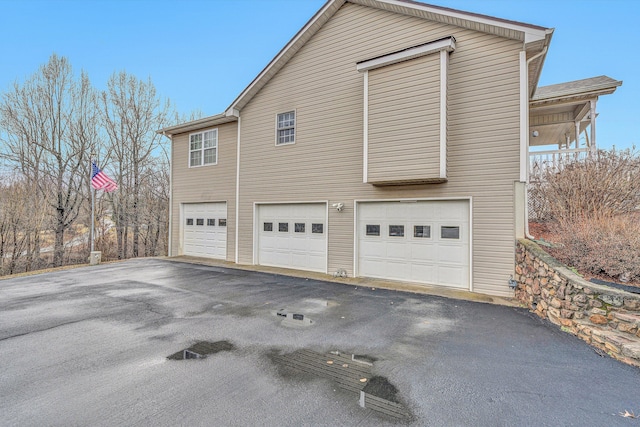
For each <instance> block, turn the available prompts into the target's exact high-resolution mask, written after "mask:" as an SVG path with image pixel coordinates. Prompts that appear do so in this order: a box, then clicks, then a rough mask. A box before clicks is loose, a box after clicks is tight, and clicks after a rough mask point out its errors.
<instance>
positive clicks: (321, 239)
mask: <svg viewBox="0 0 640 427" xmlns="http://www.w3.org/2000/svg"><path fill="white" fill-rule="evenodd" d="M256 219H257V222H256V225H255V229H256V239H257V242H256V245H255V247H256V257H257V258H256V264H260V265H266V266H271V267H284V268H293V269H297V270H308V271H317V272H321V273H326V271H327V231H328V230H327V205H326V203H295V204H261V205H256Z"/></svg>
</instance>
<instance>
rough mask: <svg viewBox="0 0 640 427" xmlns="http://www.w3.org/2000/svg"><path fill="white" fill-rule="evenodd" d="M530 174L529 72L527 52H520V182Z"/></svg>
mask: <svg viewBox="0 0 640 427" xmlns="http://www.w3.org/2000/svg"><path fill="white" fill-rule="evenodd" d="M528 175H529V72H528V64H527V52H525V51H521V52H520V182H527V181H528Z"/></svg>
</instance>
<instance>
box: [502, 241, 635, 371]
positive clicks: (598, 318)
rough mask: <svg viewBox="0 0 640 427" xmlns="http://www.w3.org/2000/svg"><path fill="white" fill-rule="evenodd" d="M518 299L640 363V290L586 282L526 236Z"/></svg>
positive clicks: (519, 250) (520, 247) (519, 251)
mask: <svg viewBox="0 0 640 427" xmlns="http://www.w3.org/2000/svg"><path fill="white" fill-rule="evenodd" d="M515 272H516V277H515V279H516V281H517V282H518V287H517V289H516V298H517V299H518V300H519V301H520V302H521V303H523V304H525V305H526V306H527V307H529V309H531V310H532V311H533V312H534V313H536V314H537V315H538V316H540V317H542V318H545V319H548V320H549V321H551V322H552V323H554V324H556V325H558V326H560V327H561V328H562V329H563V330H564V331H566V332H569V333H572V334H574V335H576V336H578V337H580V338H581V339H583V340H584V341H586V342H587V343H589V344H591V345H593V346H594V347H596V348H598V349H599V350H600V351H603V352H605V353H607V354H609V355H610V356H612V357H614V358H616V359H619V360H621V361H623V362H626V363H629V364H632V365H635V366H640V294H634V293H631V292H626V291H622V290H619V289H616V288H610V287H607V286H602V285H597V284H594V283H591V282H588V281H586V280H584V279H583V278H582V277H580V276H578V275H577V274H576V273H574V272H573V271H571V270H570V269H569V268H567V267H566V266H564V265H563V264H561V263H560V262H558V261H557V260H555V259H554V258H553V257H551V256H550V255H549V254H547V253H546V252H544V251H543V250H542V249H541V248H540V247H539V246H538V245H537V244H536V243H534V242H532V241H530V240H526V239H520V240H518V242H517V246H516V268H515Z"/></svg>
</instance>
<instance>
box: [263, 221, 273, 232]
mask: <svg viewBox="0 0 640 427" xmlns="http://www.w3.org/2000/svg"><path fill="white" fill-rule="evenodd" d="M262 230H263V231H273V223H272V222H265V223H264V224H262Z"/></svg>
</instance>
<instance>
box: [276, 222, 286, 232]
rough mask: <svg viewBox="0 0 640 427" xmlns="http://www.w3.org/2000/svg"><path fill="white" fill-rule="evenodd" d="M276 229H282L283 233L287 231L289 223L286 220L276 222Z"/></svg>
mask: <svg viewBox="0 0 640 427" xmlns="http://www.w3.org/2000/svg"><path fill="white" fill-rule="evenodd" d="M278 231H282V232H283V233H288V232H289V223H288V222H279V223H278Z"/></svg>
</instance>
